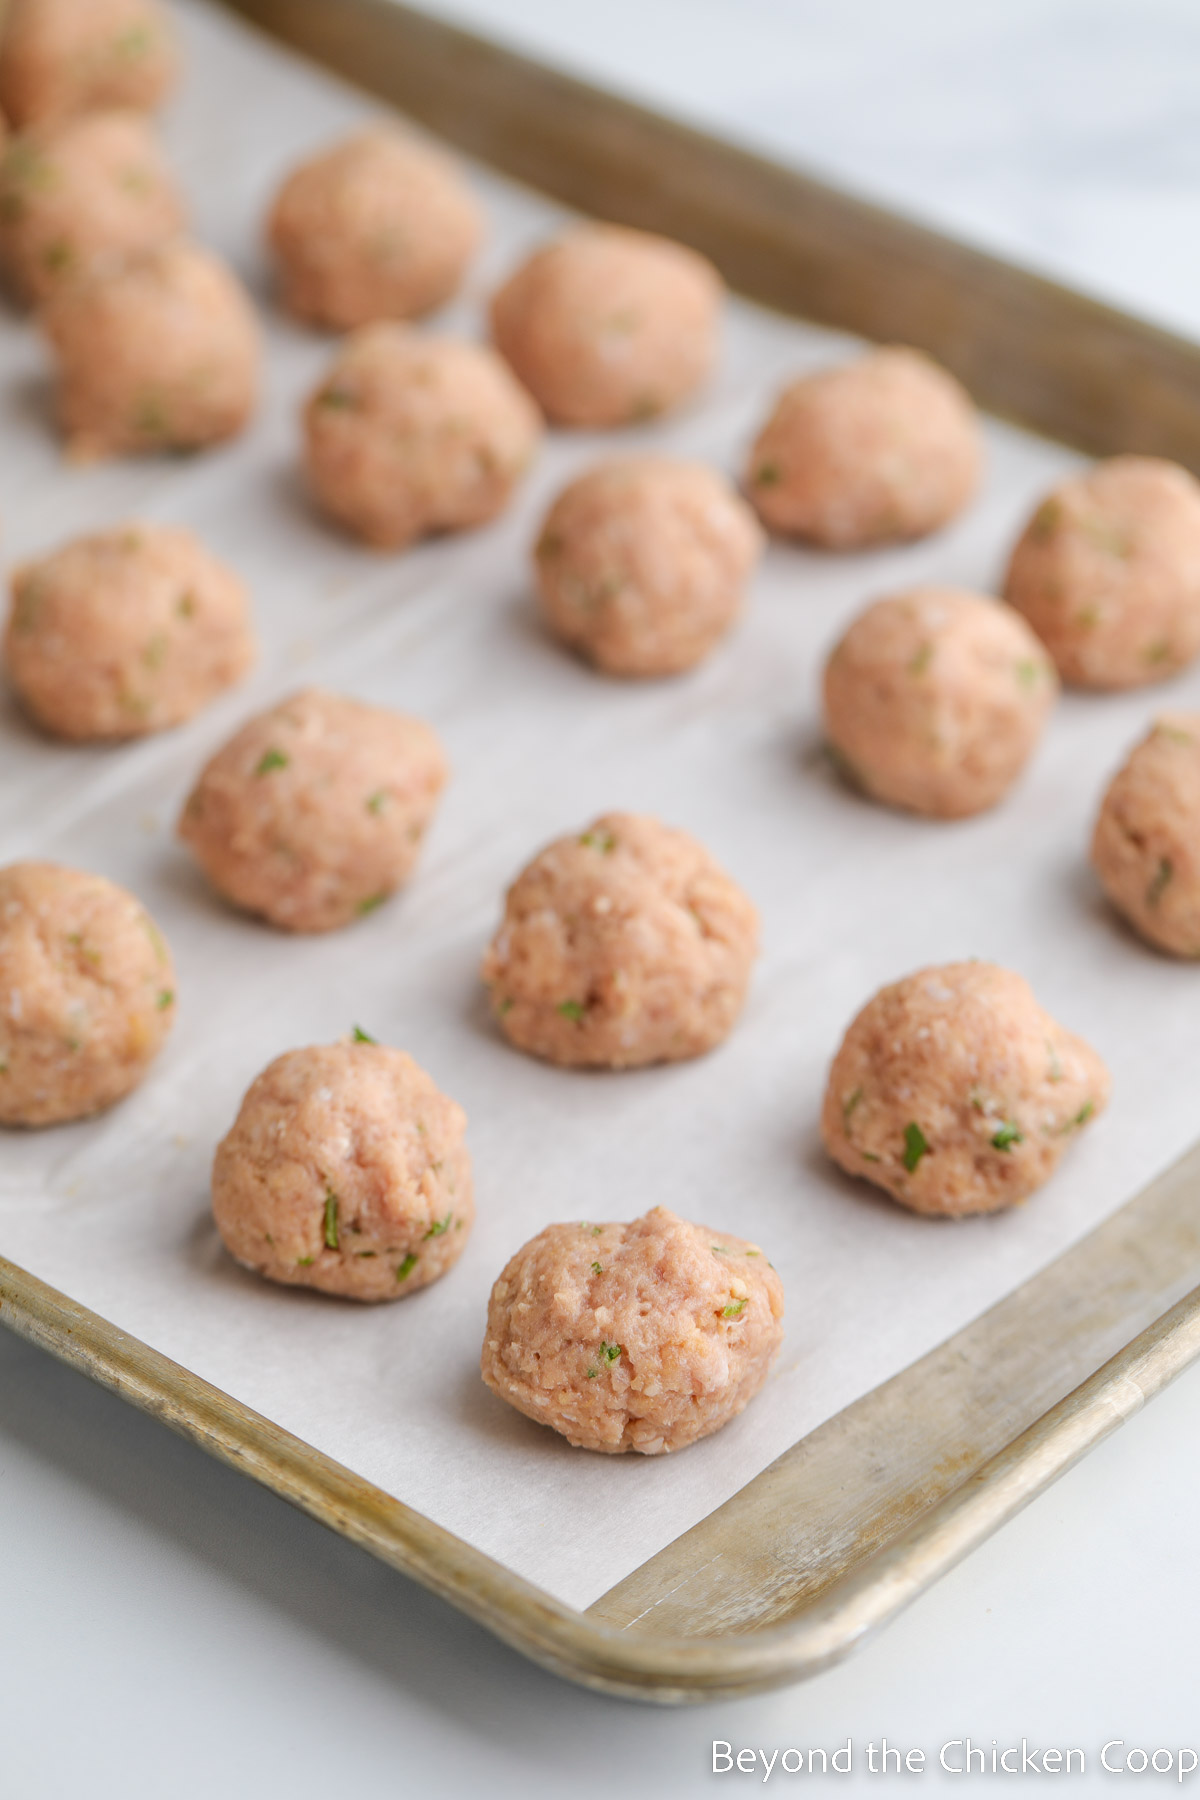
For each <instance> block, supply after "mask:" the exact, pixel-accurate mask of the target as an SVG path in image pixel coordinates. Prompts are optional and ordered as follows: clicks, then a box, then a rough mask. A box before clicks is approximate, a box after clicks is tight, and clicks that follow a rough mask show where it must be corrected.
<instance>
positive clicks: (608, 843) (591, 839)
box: [579, 831, 617, 856]
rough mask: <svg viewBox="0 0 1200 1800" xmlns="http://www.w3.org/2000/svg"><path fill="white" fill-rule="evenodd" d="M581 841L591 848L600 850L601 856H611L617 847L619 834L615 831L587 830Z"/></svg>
mask: <svg viewBox="0 0 1200 1800" xmlns="http://www.w3.org/2000/svg"><path fill="white" fill-rule="evenodd" d="M579 841H580V843H581V844H586V845H587V847H588V849H589V850H598V851H599V852H600V854H601V856H611V855H612V853H613V851H614V850H615V849H616V847H617V836H616V833H615V832H613V831H585V832H584V834H583V836H582V837H581V838H580V840H579Z"/></svg>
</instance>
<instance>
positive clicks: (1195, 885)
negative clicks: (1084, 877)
mask: <svg viewBox="0 0 1200 1800" xmlns="http://www.w3.org/2000/svg"><path fill="white" fill-rule="evenodd" d="M1092 867H1093V868H1094V869H1095V871H1096V873H1097V875H1098V876H1099V877H1100V880H1101V882H1102V883H1103V884H1104V891H1105V893H1106V894H1107V895H1108V897H1109V899H1110V900H1111V901H1112V903H1113V905H1114V906H1115V907H1116V908H1117V910H1118V912H1121V913H1123V914H1124V915H1125V917H1126V918H1127V919H1128V920H1129V922H1130V924H1131V925H1132V926H1133V927H1134V929H1135V930H1137V931H1139V932H1140V933H1141V934H1142V936H1143V937H1144V938H1146V939H1147V941H1148V942H1149V943H1151V944H1154V945H1156V946H1157V947H1158V949H1160V950H1166V951H1169V952H1170V954H1171V955H1172V956H1188V957H1200V713H1169V714H1167V715H1166V717H1164V718H1161V719H1159V720H1158V721H1157V722H1156V723H1155V725H1154V727H1153V729H1152V731H1151V732H1150V735H1149V736H1148V737H1147V738H1145V739H1144V740H1143V741H1142V742H1141V743H1140V744H1139V745H1138V746H1137V748H1136V750H1134V751H1133V753H1132V755H1131V756H1130V757H1129V760H1128V761H1127V762H1126V764H1125V766H1124V768H1123V769H1121V770H1120V772H1119V773H1118V774H1117V775H1115V776H1114V777H1113V779H1112V781H1111V782H1110V784H1109V788H1108V792H1107V793H1106V794H1105V796H1104V803H1103V805H1102V806H1101V808H1100V816H1099V818H1098V819H1097V820H1096V829H1095V832H1094V834H1093V837H1092Z"/></svg>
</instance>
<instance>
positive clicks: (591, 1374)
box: [587, 1367, 600, 1381]
mask: <svg viewBox="0 0 1200 1800" xmlns="http://www.w3.org/2000/svg"><path fill="white" fill-rule="evenodd" d="M599 1373H600V1371H599V1369H597V1368H594V1367H593V1368H591V1369H589V1370H588V1372H587V1378H588V1380H589V1381H595V1379H596V1377H597V1375H598V1374H599Z"/></svg>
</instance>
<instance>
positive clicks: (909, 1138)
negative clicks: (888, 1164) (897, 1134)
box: [904, 1121, 929, 1175]
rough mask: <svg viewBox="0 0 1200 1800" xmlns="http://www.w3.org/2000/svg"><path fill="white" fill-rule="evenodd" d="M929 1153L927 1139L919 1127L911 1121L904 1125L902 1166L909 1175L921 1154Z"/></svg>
mask: <svg viewBox="0 0 1200 1800" xmlns="http://www.w3.org/2000/svg"><path fill="white" fill-rule="evenodd" d="M928 1154H929V1140H928V1139H927V1138H926V1136H925V1133H924V1132H923V1131H922V1130H921V1127H920V1126H919V1125H918V1124H916V1122H915V1121H914V1122H912V1123H910V1124H908V1125H906V1126H905V1127H904V1166H905V1168H906V1169H907V1170H908V1172H909V1174H910V1175H911V1174H912V1172H913V1170H914V1169H915V1168H916V1166H917V1164H918V1163H919V1162H920V1160H921V1158H922V1157H923V1156H928Z"/></svg>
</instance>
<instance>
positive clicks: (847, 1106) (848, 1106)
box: [842, 1087, 863, 1137]
mask: <svg viewBox="0 0 1200 1800" xmlns="http://www.w3.org/2000/svg"><path fill="white" fill-rule="evenodd" d="M862 1097H863V1091H862V1089H861V1088H860V1087H856V1088H855V1090H854V1092H853V1093H852V1094H850V1095H849V1096H848V1097H847V1098H846V1099H845V1100H843V1101H842V1130H843V1131H844V1132H845V1133H846V1136H847V1137H849V1135H850V1120H851V1118H852V1117H853V1115H854V1109H855V1107H857V1106H859V1105H860V1104H861V1102H862Z"/></svg>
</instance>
